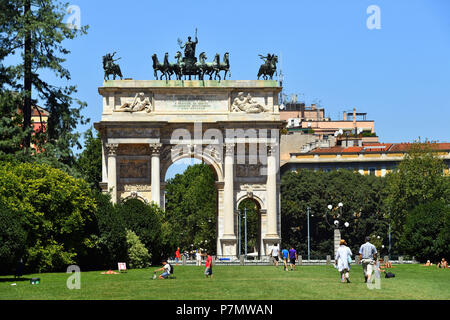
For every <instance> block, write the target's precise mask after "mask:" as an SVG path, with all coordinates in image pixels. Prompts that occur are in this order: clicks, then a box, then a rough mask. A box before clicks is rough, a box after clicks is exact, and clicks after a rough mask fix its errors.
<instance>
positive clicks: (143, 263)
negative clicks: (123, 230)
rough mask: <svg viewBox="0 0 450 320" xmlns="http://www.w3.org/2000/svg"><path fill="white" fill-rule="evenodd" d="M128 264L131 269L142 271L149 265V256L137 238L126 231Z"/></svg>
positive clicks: (132, 233)
mask: <svg viewBox="0 0 450 320" xmlns="http://www.w3.org/2000/svg"><path fill="white" fill-rule="evenodd" d="M127 246H128V263H129V265H130V268H132V269H142V268H145V267H148V266H149V265H150V258H151V254H150V253H149V252H148V250H147V248H146V247H145V246H144V244H143V243H142V242H141V240H140V239H139V237H138V236H137V235H136V233H134V232H133V231H131V230H127Z"/></svg>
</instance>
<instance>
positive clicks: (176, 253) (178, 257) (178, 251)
mask: <svg viewBox="0 0 450 320" xmlns="http://www.w3.org/2000/svg"><path fill="white" fill-rule="evenodd" d="M180 260H181V253H180V247H178V248H177V251H176V252H175V261H176V265H178V261H180Z"/></svg>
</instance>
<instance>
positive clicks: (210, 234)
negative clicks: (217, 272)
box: [162, 158, 218, 259]
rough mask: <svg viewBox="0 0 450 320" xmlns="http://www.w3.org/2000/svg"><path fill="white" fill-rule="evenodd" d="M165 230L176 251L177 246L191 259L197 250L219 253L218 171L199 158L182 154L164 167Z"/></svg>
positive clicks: (213, 253) (171, 245)
mask: <svg viewBox="0 0 450 320" xmlns="http://www.w3.org/2000/svg"><path fill="white" fill-rule="evenodd" d="M162 173H163V174H164V181H165V186H164V209H165V214H166V220H167V221H168V222H167V226H166V232H168V234H169V238H170V241H171V243H170V244H168V245H169V246H170V247H171V248H172V249H173V252H175V250H176V249H177V248H180V251H181V252H183V253H187V254H189V257H190V258H191V259H192V258H194V257H195V253H196V252H197V251H198V250H201V251H202V252H204V251H205V250H207V251H208V252H209V253H210V254H212V255H215V254H216V246H217V233H218V232H217V221H218V210H217V209H218V204H217V202H218V201H217V189H216V181H217V173H216V172H215V169H214V167H213V166H211V165H209V164H208V163H206V162H205V161H202V160H200V159H196V158H182V159H178V160H176V161H174V162H172V163H171V164H170V165H169V166H168V167H167V168H164V172H162Z"/></svg>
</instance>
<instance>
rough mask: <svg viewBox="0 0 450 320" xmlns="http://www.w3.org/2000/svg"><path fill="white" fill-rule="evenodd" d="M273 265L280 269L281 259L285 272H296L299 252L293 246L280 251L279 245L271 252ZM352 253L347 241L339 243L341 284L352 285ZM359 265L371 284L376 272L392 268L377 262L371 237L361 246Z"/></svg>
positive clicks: (388, 264) (338, 267)
mask: <svg viewBox="0 0 450 320" xmlns="http://www.w3.org/2000/svg"><path fill="white" fill-rule="evenodd" d="M270 255H271V257H272V261H273V264H274V265H275V266H276V267H278V264H279V261H280V258H281V259H282V261H283V267H284V270H285V271H289V270H291V271H293V270H295V262H296V260H297V259H298V255H297V251H296V250H295V249H294V248H293V247H292V246H291V249H289V250H288V249H282V250H280V248H279V246H278V244H275V245H274V246H273V247H272V250H271V252H270ZM352 255H353V254H352V251H351V250H350V248H349V247H348V246H347V242H346V241H345V240H343V239H342V240H341V241H340V243H339V248H338V249H337V251H336V256H335V263H334V265H335V267H336V268H337V269H338V271H339V273H340V276H341V282H347V283H350V264H351V263H352V261H353V260H352ZM288 263H289V264H290V269H289V270H288ZM359 263H360V264H362V267H363V272H364V279H365V280H364V282H366V283H367V282H370V281H371V277H372V274H373V272H374V271H378V272H385V268H391V267H392V264H391V263H390V262H386V263H385V264H384V266H383V265H382V264H383V259H381V258H380V259H379V260H377V249H376V248H375V246H374V245H373V244H371V243H370V237H366V239H365V243H364V244H363V245H361V247H360V249H359Z"/></svg>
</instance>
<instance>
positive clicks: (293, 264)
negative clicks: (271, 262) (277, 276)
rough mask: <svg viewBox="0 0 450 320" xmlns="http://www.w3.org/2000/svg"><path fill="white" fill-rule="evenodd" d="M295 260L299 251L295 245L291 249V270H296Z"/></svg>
mask: <svg viewBox="0 0 450 320" xmlns="http://www.w3.org/2000/svg"><path fill="white" fill-rule="evenodd" d="M295 260H297V251H296V250H295V249H294V247H291V249H290V250H289V263H290V265H291V271H293V270H295Z"/></svg>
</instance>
